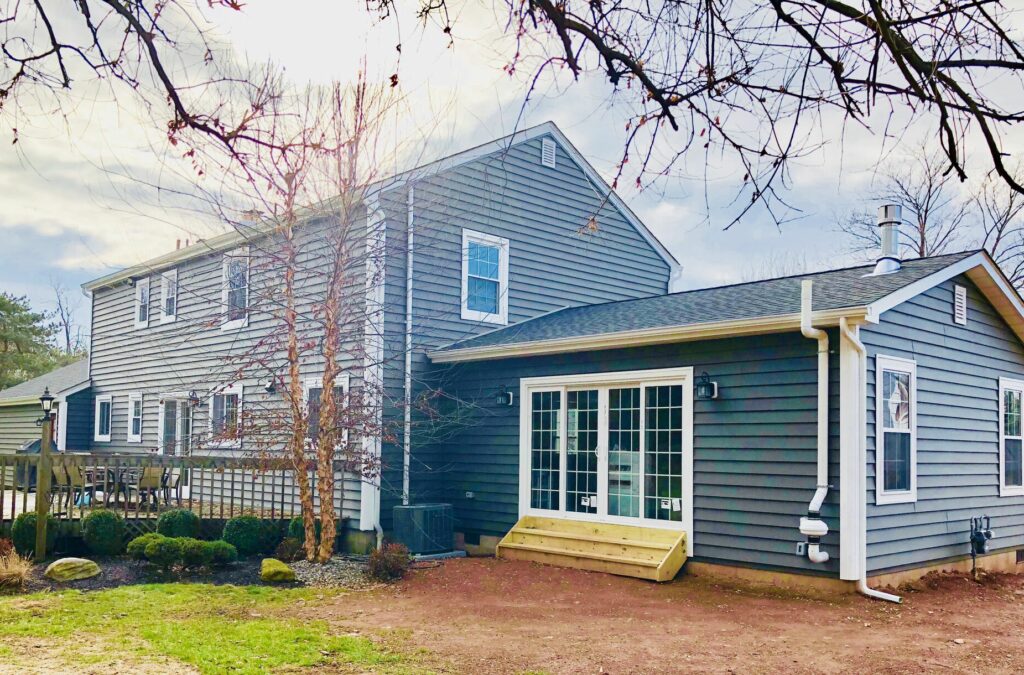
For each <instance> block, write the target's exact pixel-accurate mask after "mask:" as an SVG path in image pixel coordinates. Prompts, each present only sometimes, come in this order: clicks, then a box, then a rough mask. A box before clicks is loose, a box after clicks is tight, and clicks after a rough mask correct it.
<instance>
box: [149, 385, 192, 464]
mask: <svg viewBox="0 0 1024 675" xmlns="http://www.w3.org/2000/svg"><path fill="white" fill-rule="evenodd" d="M168 400H171V401H177V403H178V405H177V414H176V415H175V420H174V451H173V453H172V454H173V455H175V456H178V455H181V450H182V443H181V440H182V434H181V432H182V423H183V421H184V416H185V414H186V412H187V413H188V414H189V415H192V414H193V411H192V408H191V406H189V404H188V394H179V393H170V394H160V399H159V415H157V430H156V454H158V455H162V454H164V449H165V448H164V422H165V421H166V420H165V414H166V413H165V412H164V410H165V408H164V404H165V403H166V402H167V401H168ZM192 425H193V426H192V428H191V429H190V431H191V432H192V434H195V426H194V425H195V418H194V417H193V419H192Z"/></svg>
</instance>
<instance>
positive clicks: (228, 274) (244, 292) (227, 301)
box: [221, 248, 249, 330]
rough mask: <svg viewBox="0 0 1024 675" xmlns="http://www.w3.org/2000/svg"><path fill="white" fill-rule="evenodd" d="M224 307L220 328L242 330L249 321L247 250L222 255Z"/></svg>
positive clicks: (222, 297) (222, 298) (222, 296)
mask: <svg viewBox="0 0 1024 675" xmlns="http://www.w3.org/2000/svg"><path fill="white" fill-rule="evenodd" d="M222 284H223V291H222V295H221V300H222V305H223V307H224V316H223V321H222V322H221V328H222V329H223V330H230V329H233V328H242V327H244V326H245V325H246V324H247V323H248V321H249V249H248V248H241V249H238V250H237V251H233V252H231V253H227V254H225V255H224V265H223V268H222Z"/></svg>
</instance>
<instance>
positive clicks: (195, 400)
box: [188, 389, 199, 408]
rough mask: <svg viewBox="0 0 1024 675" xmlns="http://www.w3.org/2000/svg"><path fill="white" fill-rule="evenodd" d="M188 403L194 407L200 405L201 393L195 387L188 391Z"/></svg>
mask: <svg viewBox="0 0 1024 675" xmlns="http://www.w3.org/2000/svg"><path fill="white" fill-rule="evenodd" d="M188 404H189V405H190V406H192V407H193V408H198V407H199V394H197V393H196V390H195V389H193V390H192V391H190V392H189V393H188Z"/></svg>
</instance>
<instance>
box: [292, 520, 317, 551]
mask: <svg viewBox="0 0 1024 675" xmlns="http://www.w3.org/2000/svg"><path fill="white" fill-rule="evenodd" d="M320 527H321V526H320V521H319V520H314V521H313V531H314V532H315V533H316V543H317V544H319V543H320ZM288 536H289V537H292V538H293V539H298V540H299V543H300V544H305V543H306V528H305V527H303V526H302V516H295V517H294V518H292V519H291V520H289V521H288Z"/></svg>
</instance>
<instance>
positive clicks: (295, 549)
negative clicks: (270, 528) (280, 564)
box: [274, 537, 306, 562]
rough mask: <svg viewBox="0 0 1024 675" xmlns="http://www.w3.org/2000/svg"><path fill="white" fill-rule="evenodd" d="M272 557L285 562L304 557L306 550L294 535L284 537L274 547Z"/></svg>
mask: <svg viewBox="0 0 1024 675" xmlns="http://www.w3.org/2000/svg"><path fill="white" fill-rule="evenodd" d="M274 557H275V558H277V559H278V560H283V561H285V562H295V561H296V560H302V559H303V558H305V557H306V550H305V549H304V548H303V546H302V542H300V541H299V540H298V539H296V538H295V537H285V538H284V539H282V540H281V543H280V544H278V545H277V548H276V549H274Z"/></svg>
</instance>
